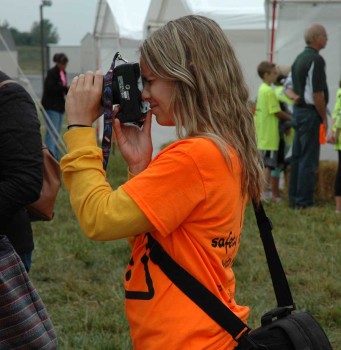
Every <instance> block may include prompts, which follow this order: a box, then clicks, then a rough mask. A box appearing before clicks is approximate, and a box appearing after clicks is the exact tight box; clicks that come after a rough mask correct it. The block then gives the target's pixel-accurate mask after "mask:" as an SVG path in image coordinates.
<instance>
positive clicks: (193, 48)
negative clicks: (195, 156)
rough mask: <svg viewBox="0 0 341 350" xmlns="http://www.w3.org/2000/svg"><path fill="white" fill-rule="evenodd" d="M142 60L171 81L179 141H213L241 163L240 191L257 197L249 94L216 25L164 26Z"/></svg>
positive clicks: (190, 19) (182, 22)
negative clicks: (173, 85)
mask: <svg viewBox="0 0 341 350" xmlns="http://www.w3.org/2000/svg"><path fill="white" fill-rule="evenodd" d="M140 51H141V60H143V61H144V62H145V63H146V64H147V65H148V66H149V68H150V69H151V71H152V72H153V74H155V76H158V77H160V78H163V79H166V80H169V81H174V82H175V89H174V92H173V96H172V99H171V109H172V110H173V111H174V121H175V126H176V131H177V135H178V137H179V139H184V138H191V137H206V138H210V139H212V140H213V141H214V142H215V143H216V145H217V146H218V147H219V149H220V150H221V152H222V153H223V154H224V156H225V157H226V159H227V161H228V162H229V154H228V147H226V146H227V145H228V146H230V147H232V148H233V149H235V150H236V151H237V153H238V155H239V157H240V161H241V165H242V193H243V194H248V195H249V196H250V197H251V198H254V199H255V200H259V199H260V195H261V191H262V185H263V171H262V168H261V165H260V164H261V159H260V156H259V152H258V150H257V146H256V137H255V128H254V122H253V115H252V112H251V107H250V104H249V100H248V99H249V93H248V89H247V86H246V84H245V81H244V78H243V74H242V71H241V68H240V65H239V62H238V61H237V59H236V56H235V53H234V51H233V48H232V46H231V44H230V43H229V41H228V39H227V37H226V36H225V34H224V32H223V31H222V29H221V28H220V27H219V25H218V24H217V23H216V22H215V21H213V20H211V19H209V18H206V17H203V16H195V15H190V16H185V17H181V18H179V19H176V20H174V21H170V22H168V23H167V24H166V25H165V26H163V27H162V28H160V29H159V30H157V31H156V32H154V33H153V34H152V35H151V36H150V37H149V38H147V39H146V40H145V41H144V42H143V44H142V46H141V48H140Z"/></svg>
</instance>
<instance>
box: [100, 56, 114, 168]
mask: <svg viewBox="0 0 341 350" xmlns="http://www.w3.org/2000/svg"><path fill="white" fill-rule="evenodd" d="M115 61H116V55H115V57H114V58H113V61H112V63H111V66H110V69H109V70H108V72H107V73H106V74H105V76H104V78H103V109H104V126H103V139H102V152H103V168H104V170H106V168H107V165H108V160H109V154H110V149H111V138H112V106H113V91H112V78H113V74H114V68H115Z"/></svg>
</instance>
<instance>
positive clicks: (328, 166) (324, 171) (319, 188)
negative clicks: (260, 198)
mask: <svg viewBox="0 0 341 350" xmlns="http://www.w3.org/2000/svg"><path fill="white" fill-rule="evenodd" d="M337 165H338V164H337V162H335V161H321V162H320V165H319V169H318V171H317V174H316V188H315V199H317V200H328V201H329V200H334V186H335V177H336V170H337ZM289 179H290V166H288V167H287V168H286V169H285V172H284V189H283V192H284V193H285V196H288V187H289Z"/></svg>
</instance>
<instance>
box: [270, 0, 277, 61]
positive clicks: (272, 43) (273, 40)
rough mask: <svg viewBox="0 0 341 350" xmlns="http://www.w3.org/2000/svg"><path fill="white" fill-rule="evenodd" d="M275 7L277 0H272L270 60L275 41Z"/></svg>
mask: <svg viewBox="0 0 341 350" xmlns="http://www.w3.org/2000/svg"><path fill="white" fill-rule="evenodd" d="M276 7H277V0H274V2H273V4H272V24H271V26H272V27H271V47H270V62H271V63H272V62H273V55H274V43H275V21H276Z"/></svg>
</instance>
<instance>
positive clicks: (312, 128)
mask: <svg viewBox="0 0 341 350" xmlns="http://www.w3.org/2000/svg"><path fill="white" fill-rule="evenodd" d="M304 39H305V42H306V44H307V46H306V47H305V49H304V50H303V52H302V53H300V54H299V55H298V56H297V57H296V59H295V61H294V63H293V65H292V67H291V74H292V83H293V91H294V93H295V94H296V95H298V96H299V97H298V98H297V100H296V102H295V106H294V113H293V121H292V124H293V127H294V129H295V137H294V143H293V149H292V158H291V169H290V181H289V201H290V204H291V205H292V206H293V207H294V208H296V209H304V208H308V207H312V206H313V205H314V191H315V177H316V171H317V168H318V164H319V156H320V141H319V135H320V132H319V131H320V124H321V123H323V124H324V126H325V130H326V132H327V130H328V119H327V110H326V105H327V103H328V87H327V79H326V72H325V61H324V59H323V58H322V56H320V54H319V51H320V50H321V49H323V48H324V47H325V46H326V44H327V40H328V37H327V32H326V30H325V28H324V27H323V26H322V25H320V24H312V25H311V26H310V27H308V28H307V29H306V30H305V33H304Z"/></svg>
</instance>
